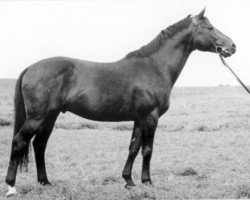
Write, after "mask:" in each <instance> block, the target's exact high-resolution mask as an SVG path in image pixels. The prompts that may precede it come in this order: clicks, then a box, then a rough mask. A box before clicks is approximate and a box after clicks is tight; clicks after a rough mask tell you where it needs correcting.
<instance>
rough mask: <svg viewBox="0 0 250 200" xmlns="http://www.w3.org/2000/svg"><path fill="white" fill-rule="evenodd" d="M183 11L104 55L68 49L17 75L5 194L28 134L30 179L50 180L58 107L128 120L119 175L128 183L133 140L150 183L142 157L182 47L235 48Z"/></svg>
mask: <svg viewBox="0 0 250 200" xmlns="http://www.w3.org/2000/svg"><path fill="white" fill-rule="evenodd" d="M204 13H205V9H203V10H202V11H201V12H200V13H199V14H198V15H188V16H187V17H186V18H184V19H182V20H180V21H179V22H177V23H175V24H173V25H171V26H169V27H168V28H166V29H164V30H162V31H161V32H160V33H159V34H158V35H157V36H156V37H155V38H154V39H153V40H152V41H151V42H149V43H148V44H147V45H145V46H142V47H141V48H140V49H138V50H135V51H133V52H130V53H128V54H127V55H126V56H125V57H124V58H122V59H121V60H118V61H116V62H112V63H97V62H90V61H85V60H79V59H73V58H68V57H52V58H47V59H44V60H41V61H38V62H37V63H35V64H33V65H31V66H29V67H28V68H26V69H25V70H24V71H23V72H22V73H21V74H20V76H19V78H18V80H17V83H16V88H15V99H14V108H15V109H14V111H15V115H14V118H15V119H14V120H15V123H14V135H13V140H12V149H11V155H10V162H9V167H8V172H7V176H6V180H5V182H6V184H7V185H8V187H9V191H8V193H7V195H11V194H14V193H16V189H15V181H16V174H17V168H18V166H19V165H20V167H22V166H23V167H27V165H28V160H29V146H30V143H31V139H32V138H33V137H34V139H33V142H32V144H33V148H34V154H35V161H36V168H37V180H38V182H39V183H40V184H42V185H50V182H49V181H48V178H47V174H46V167H45V158H44V155H45V149H46V145H47V142H48V139H49V137H50V135H51V132H52V129H53V127H54V124H55V121H56V119H57V117H58V115H59V114H60V112H62V113H65V112H71V113H74V114H76V115H78V116H80V117H83V118H86V119H90V120H96V121H103V122H104V121H112V122H118V121H133V122H134V126H133V131H132V137H131V141H130V145H129V153H128V157H127V161H126V163H125V166H124V169H123V171H122V177H123V178H124V180H125V182H126V185H125V187H127V188H129V187H132V186H135V184H134V182H133V180H132V178H131V171H132V167H133V163H134V160H135V158H136V156H137V154H138V152H139V150H140V148H141V153H142V157H143V160H142V163H143V164H142V173H141V181H142V183H144V184H149V185H152V184H153V183H152V181H151V177H150V160H151V157H152V152H153V142H154V135H155V130H156V128H157V123H158V119H159V118H160V117H161V116H162V115H163V114H164V113H166V111H167V110H168V109H169V106H170V102H169V98H170V94H171V90H172V88H173V86H174V84H175V82H176V80H177V78H178V77H179V75H180V73H181V71H182V69H183V67H184V65H185V63H186V61H187V59H188V57H189V55H190V54H191V53H192V52H193V51H195V50H200V51H206V52H213V53H219V54H220V55H222V56H223V57H228V56H231V55H232V54H234V53H235V52H236V46H235V44H234V43H233V41H232V40H231V39H230V38H229V37H227V36H226V35H224V34H223V33H221V32H220V31H219V30H218V29H216V28H215V27H214V26H213V25H212V24H211V23H210V21H209V20H208V18H207V17H205V16H204Z"/></svg>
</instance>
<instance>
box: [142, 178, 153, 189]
mask: <svg viewBox="0 0 250 200" xmlns="http://www.w3.org/2000/svg"><path fill="white" fill-rule="evenodd" d="M142 183H143V184H144V185H146V186H150V187H154V184H153V183H152V181H151V180H150V179H149V180H142Z"/></svg>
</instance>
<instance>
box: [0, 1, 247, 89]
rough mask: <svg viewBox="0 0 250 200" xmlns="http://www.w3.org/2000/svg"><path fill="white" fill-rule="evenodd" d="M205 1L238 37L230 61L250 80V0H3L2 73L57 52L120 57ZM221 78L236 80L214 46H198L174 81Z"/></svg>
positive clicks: (210, 13) (217, 22) (13, 74)
mask: <svg viewBox="0 0 250 200" xmlns="http://www.w3.org/2000/svg"><path fill="white" fill-rule="evenodd" d="M205 6H206V13H205V15H206V16H207V17H208V19H209V20H210V21H211V23H212V24H213V25H214V26H215V27H216V28H218V29H219V30H221V31H222V32H223V33H224V34H226V35H228V36H229V37H230V38H232V39H233V40H234V42H235V44H236V46H237V52H236V54H235V55H234V56H232V57H231V58H227V61H228V63H229V64H230V65H231V66H232V68H233V69H234V70H235V72H236V73H238V75H239V76H240V77H241V78H242V80H243V81H244V82H245V83H246V84H248V85H250V48H249V44H250V40H249V38H250V1H249V0H240V1H239V0H189V1H187V0H131V1H129V0H127V1H125V0H89V1H87V0H86V1H1V2H0V27H1V28H0V58H1V65H0V78H17V77H18V75H19V74H20V72H21V71H22V70H23V69H24V68H26V67H27V66H29V65H30V64H32V63H34V62H36V61H38V60H41V59H43V58H47V57H53V56H67V57H73V58H80V59H83V60H90V61H98V62H113V61H116V60H119V59H121V58H122V57H124V56H125V55H126V54H127V53H128V52H130V51H132V50H135V49H138V48H140V47H141V46H142V45H145V44H147V43H148V42H149V41H151V40H152V39H153V38H154V37H155V36H156V35H157V34H158V33H159V32H160V31H161V30H162V29H164V28H166V27H168V26H169V25H171V24H173V23H175V22H177V21H179V20H181V19H183V18H185V17H186V16H187V15H188V14H198V13H199V12H200V11H201V10H202V9H203V8H204V7H205ZM219 84H223V85H225V84H230V85H238V83H237V82H236V80H235V79H234V77H233V76H232V75H231V74H230V72H229V71H228V70H227V69H226V68H224V67H223V65H222V64H221V62H220V60H219V57H218V56H217V55H216V54H212V53H204V52H198V51H195V52H193V53H192V54H191V56H190V57H189V59H188V61H187V64H186V66H185V68H184V70H183V72H182V74H181V75H180V77H179V80H178V81H177V83H176V85H178V86H216V85H219Z"/></svg>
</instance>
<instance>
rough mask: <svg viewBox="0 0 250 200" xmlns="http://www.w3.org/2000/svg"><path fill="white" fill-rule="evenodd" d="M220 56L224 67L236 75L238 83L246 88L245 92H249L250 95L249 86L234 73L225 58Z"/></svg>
mask: <svg viewBox="0 0 250 200" xmlns="http://www.w3.org/2000/svg"><path fill="white" fill-rule="evenodd" d="M219 56H220V59H221V61H222V63H223V65H224V66H225V67H227V68H228V69H229V70H230V71H231V72H232V74H233V75H234V77H235V78H236V79H237V81H238V82H239V83H240V84H241V85H242V87H243V88H245V90H246V91H247V92H248V94H250V91H249V89H248V88H247V86H246V85H245V84H244V83H243V82H242V81H241V80H240V78H239V77H238V76H237V75H236V74H235V73H234V71H233V70H232V69H231V68H230V67H229V65H228V64H227V63H226V61H225V60H224V58H223V57H222V55H219Z"/></svg>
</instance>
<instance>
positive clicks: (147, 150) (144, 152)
mask: <svg viewBox="0 0 250 200" xmlns="http://www.w3.org/2000/svg"><path fill="white" fill-rule="evenodd" d="M152 151H153V149H152V148H151V147H148V146H146V147H145V148H143V149H142V151H141V153H142V156H143V157H146V156H147V157H151V155H152Z"/></svg>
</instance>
